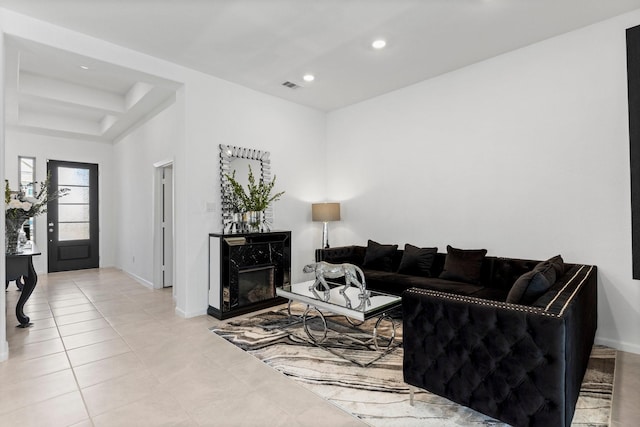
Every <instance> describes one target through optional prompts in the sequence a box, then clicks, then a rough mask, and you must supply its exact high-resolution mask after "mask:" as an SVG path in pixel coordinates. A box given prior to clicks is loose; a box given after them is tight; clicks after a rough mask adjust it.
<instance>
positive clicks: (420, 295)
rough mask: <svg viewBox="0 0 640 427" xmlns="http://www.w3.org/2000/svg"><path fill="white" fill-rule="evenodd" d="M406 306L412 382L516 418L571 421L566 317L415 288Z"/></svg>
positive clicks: (407, 374)
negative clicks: (567, 397)
mask: <svg viewBox="0 0 640 427" xmlns="http://www.w3.org/2000/svg"><path fill="white" fill-rule="evenodd" d="M402 309H403V324H404V328H403V347H404V361H403V373H404V379H405V382H407V383H408V384H411V385H414V386H417V387H420V388H424V389H426V390H429V391H431V392H433V393H436V394H438V395H440V396H444V397H446V398H448V399H450V400H453V401H455V402H457V403H460V404H462V405H465V406H468V407H470V408H473V409H475V410H477V411H480V412H482V413H484V414H487V415H489V416H491V417H494V418H497V419H499V420H502V421H505V422H507V423H509V424H513V425H518V426H519V425H540V426H542V425H545V426H546V427H548V426H552V425H553V426H565V425H566V424H565V420H566V417H565V391H564V390H565V371H566V361H565V355H564V349H565V325H564V319H563V318H562V317H561V316H559V315H557V314H554V313H549V312H546V311H545V310H544V309H542V308H537V307H528V306H521V305H514V304H507V303H501V302H494V301H489V300H482V299H479V298H473V297H465V296H458V295H453V294H447V293H443V292H437V291H428V290H421V289H415V288H414V289H409V290H407V291H405V292H404V293H403V295H402Z"/></svg>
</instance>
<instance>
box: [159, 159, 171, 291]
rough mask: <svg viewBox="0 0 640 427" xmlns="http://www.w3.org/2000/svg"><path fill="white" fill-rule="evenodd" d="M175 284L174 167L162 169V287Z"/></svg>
mask: <svg viewBox="0 0 640 427" xmlns="http://www.w3.org/2000/svg"><path fill="white" fill-rule="evenodd" d="M170 286H173V167H172V166H167V167H165V168H163V169H162V287H164V288H168V287H170Z"/></svg>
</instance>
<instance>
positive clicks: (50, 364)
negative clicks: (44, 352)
mask: <svg viewBox="0 0 640 427" xmlns="http://www.w3.org/2000/svg"><path fill="white" fill-rule="evenodd" d="M70 367H71V366H70V365H69V359H67V355H66V353H64V352H60V353H54V354H50V355H48V356H42V357H39V358H37V359H14V358H10V359H9V360H7V361H6V362H4V363H0V378H2V382H3V383H15V382H19V381H24V380H26V379H29V378H35V377H39V376H41V375H47V374H51V373H54V372H58V371H63V370H65V369H69V368H70Z"/></svg>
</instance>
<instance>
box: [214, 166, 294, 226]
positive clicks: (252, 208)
mask: <svg viewBox="0 0 640 427" xmlns="http://www.w3.org/2000/svg"><path fill="white" fill-rule="evenodd" d="M235 174H236V173H235V171H233V173H232V174H231V175H229V174H225V176H226V178H227V180H228V181H229V184H230V187H231V188H230V191H229V192H228V194H225V195H224V197H225V200H226V202H227V203H229V204H230V205H231V207H232V208H233V210H234V212H237V213H239V214H241V215H242V216H243V217H244V218H243V221H244V222H248V223H249V225H250V226H251V227H252V228H254V229H258V228H259V227H260V224H261V222H262V216H263V212H264V211H265V209H267V208H268V207H269V205H270V204H271V203H273V202H277V201H278V200H280V197H282V195H283V194H284V191H281V192H279V193H276V194H274V195H271V192H272V191H273V187H274V186H275V184H276V176H275V175H274V177H273V179H272V180H271V181H270V182H265V181H264V180H263V179H260V180H258V182H256V179H255V177H254V176H253V171H252V170H251V166H249V182H248V184H247V189H246V190H245V188H244V187H243V186H242V184H240V183H239V182H238V181H237V180H236V179H235Z"/></svg>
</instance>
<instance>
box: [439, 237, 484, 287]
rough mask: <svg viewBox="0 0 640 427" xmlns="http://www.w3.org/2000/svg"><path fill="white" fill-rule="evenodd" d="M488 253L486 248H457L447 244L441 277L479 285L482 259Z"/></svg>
mask: <svg viewBox="0 0 640 427" xmlns="http://www.w3.org/2000/svg"><path fill="white" fill-rule="evenodd" d="M486 255H487V250H486V249H456V248H452V247H451V246H449V245H447V257H446V258H445V260H444V269H443V270H442V273H440V276H439V277H440V278H441V279H446V280H455V281H456V282H464V283H470V284H473V285H478V284H480V277H481V273H482V261H484V257H485V256H486Z"/></svg>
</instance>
